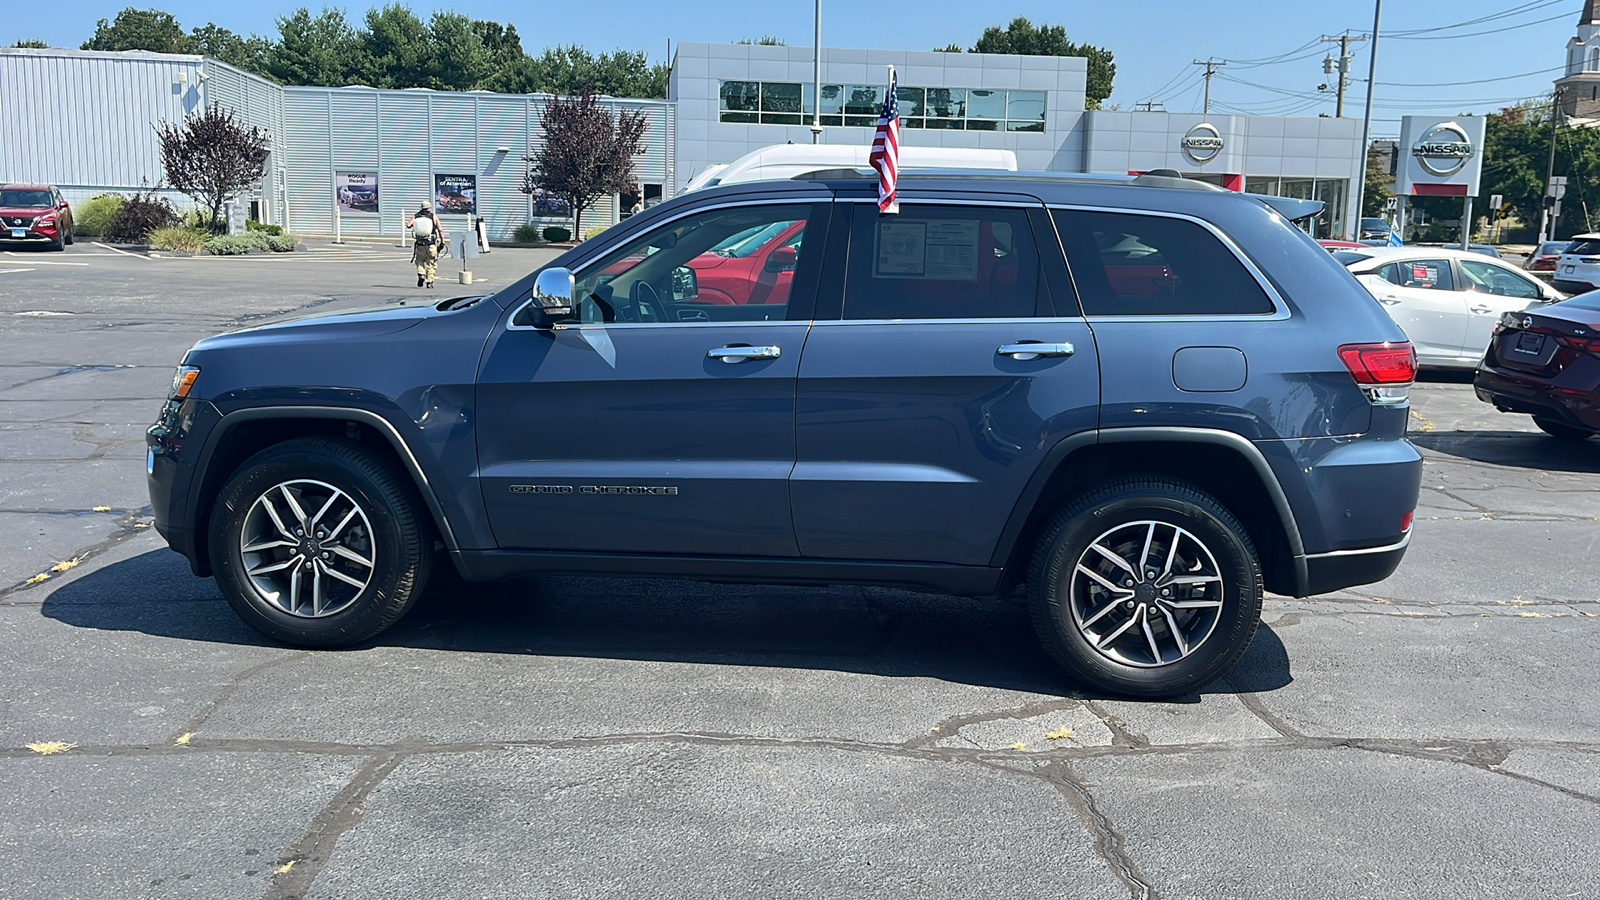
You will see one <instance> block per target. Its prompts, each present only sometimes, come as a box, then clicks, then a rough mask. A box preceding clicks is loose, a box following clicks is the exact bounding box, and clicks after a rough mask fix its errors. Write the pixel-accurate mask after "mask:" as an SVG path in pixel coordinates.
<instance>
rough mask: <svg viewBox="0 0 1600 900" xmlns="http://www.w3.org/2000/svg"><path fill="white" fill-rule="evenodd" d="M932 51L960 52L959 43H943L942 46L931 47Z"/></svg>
mask: <svg viewBox="0 0 1600 900" xmlns="http://www.w3.org/2000/svg"><path fill="white" fill-rule="evenodd" d="M933 52H935V53H960V52H961V45H960V44H945V45H944V46H943V47H935V48H933Z"/></svg>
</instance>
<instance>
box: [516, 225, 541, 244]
mask: <svg viewBox="0 0 1600 900" xmlns="http://www.w3.org/2000/svg"><path fill="white" fill-rule="evenodd" d="M539 237H540V234H539V226H537V225H532V224H529V225H518V226H517V227H516V229H515V230H514V231H512V232H511V239H512V240H513V241H516V242H518V243H520V244H532V243H535V242H536V241H538V240H539Z"/></svg>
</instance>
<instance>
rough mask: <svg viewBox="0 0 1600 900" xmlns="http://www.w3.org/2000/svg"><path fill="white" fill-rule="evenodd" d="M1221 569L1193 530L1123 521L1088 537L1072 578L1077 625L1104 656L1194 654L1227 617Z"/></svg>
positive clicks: (1147, 662)
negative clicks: (1224, 606)
mask: <svg viewBox="0 0 1600 900" xmlns="http://www.w3.org/2000/svg"><path fill="white" fill-rule="evenodd" d="M1223 584H1224V582H1223V577H1222V570H1221V569H1220V568H1218V566H1217V561H1216V557H1215V556H1213V555H1212V553H1211V550H1210V549H1209V548H1207V547H1206V545H1205V544H1204V543H1203V542H1202V541H1201V540H1200V539H1199V538H1198V537H1196V536H1195V535H1194V534H1193V533H1192V532H1190V531H1187V530H1185V529H1183V528H1181V527H1179V526H1177V525H1173V524H1171V523H1168V522H1158V521H1153V520H1143V521H1137V522H1127V523H1124V524H1122V525H1118V526H1116V527H1114V528H1112V529H1110V530H1108V531H1106V532H1104V533H1103V534H1101V535H1100V536H1099V537H1097V538H1095V539H1094V540H1093V541H1090V542H1089V546H1088V547H1087V548H1086V549H1085V550H1084V551H1083V553H1082V555H1081V556H1079V558H1078V561H1077V564H1076V565H1075V566H1074V568H1073V571H1072V576H1071V581H1070V585H1071V587H1070V589H1069V591H1070V596H1069V601H1070V604H1069V605H1070V607H1071V612H1072V621H1073V624H1074V625H1076V626H1077V629H1078V631H1079V632H1080V633H1081V634H1082V635H1083V638H1084V640H1086V641H1087V642H1088V643H1089V646H1091V647H1093V648H1094V649H1095V651H1096V652H1098V653H1099V654H1100V655H1102V656H1104V657H1106V658H1107V659H1110V660H1113V661H1115V662H1118V663H1121V664H1123V665H1128V666H1136V667H1140V668H1155V667H1158V666H1165V665H1171V664H1172V663H1175V662H1178V661H1179V660H1181V659H1184V658H1185V657H1187V656H1189V655H1190V654H1192V653H1194V652H1195V651H1196V650H1197V649H1199V648H1200V645H1201V644H1204V643H1205V642H1206V639H1207V638H1209V637H1211V634H1212V632H1213V631H1215V630H1216V627H1217V623H1218V621H1219V620H1220V619H1221V616H1222V603H1223Z"/></svg>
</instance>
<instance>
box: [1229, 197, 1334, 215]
mask: <svg viewBox="0 0 1600 900" xmlns="http://www.w3.org/2000/svg"><path fill="white" fill-rule="evenodd" d="M1248 196H1251V197H1254V198H1256V199H1257V200H1260V201H1261V202H1262V203H1265V204H1266V205H1268V206H1270V207H1272V208H1273V209H1274V210H1277V211H1278V212H1279V213H1281V214H1282V215H1283V217H1284V218H1285V219H1288V220H1289V221H1291V222H1303V221H1305V220H1306V219H1309V218H1311V217H1312V216H1317V215H1321V214H1322V210H1323V208H1324V207H1326V206H1327V204H1326V203H1323V202H1322V201H1321V200H1296V199H1295V198H1293V197H1274V196H1272V195H1270V194H1250V195H1248Z"/></svg>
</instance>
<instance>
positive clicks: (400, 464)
mask: <svg viewBox="0 0 1600 900" xmlns="http://www.w3.org/2000/svg"><path fill="white" fill-rule="evenodd" d="M301 437H331V438H335V439H339V440H346V441H352V442H354V443H356V444H358V445H360V446H362V447H364V448H366V449H367V450H370V451H372V452H373V453H375V454H376V455H377V456H379V458H381V459H383V460H385V461H386V462H388V463H389V464H390V465H391V466H393V467H394V468H395V469H396V473H397V474H403V475H404V476H405V479H406V481H407V482H408V483H409V484H410V485H411V487H412V489H413V490H414V491H415V492H416V494H417V496H418V497H419V498H420V499H421V500H422V502H423V504H424V506H425V507H426V508H427V511H428V518H429V519H430V520H431V522H432V523H433V526H434V529H435V532H434V533H435V534H437V535H438V536H439V539H440V540H441V541H443V542H444V545H445V547H446V548H447V549H448V550H451V551H455V550H457V549H459V548H458V545H457V543H456V538H455V534H454V532H453V531H452V530H451V527H450V521H449V519H448V518H447V517H446V516H445V514H444V509H443V507H441V506H440V504H439V499H438V496H437V495H436V494H435V492H434V490H433V486H432V485H431V484H430V483H429V481H428V477H427V473H426V472H424V471H423V469H422V465H421V463H420V462H419V461H418V460H417V458H416V455H415V454H414V453H412V452H411V448H410V446H409V445H407V444H406V442H405V439H404V438H402V437H401V436H400V432H399V431H398V430H397V429H396V428H395V427H394V425H393V424H392V423H390V422H389V420H387V419H385V418H383V417H382V416H380V415H378V414H377V413H374V412H371V411H369V410H363V409H350V408H345V407H331V406H283V407H261V408H255V409H241V410H237V411H235V412H231V413H228V414H227V415H225V416H223V417H222V420H221V421H220V422H218V423H217V426H216V428H214V429H213V430H212V434H211V436H210V437H209V438H208V440H207V442H206V449H205V452H204V453H203V454H202V455H201V461H200V463H199V465H198V467H197V471H196V473H195V484H196V485H197V488H196V490H195V491H194V493H193V494H192V495H191V500H190V514H189V521H190V522H192V523H194V540H195V550H194V552H195V562H196V564H197V565H198V566H199V567H200V568H201V569H204V570H206V571H197V574H200V575H210V574H211V572H210V571H209V569H210V564H209V559H210V555H209V547H208V546H207V545H208V543H209V540H210V537H209V535H210V526H211V522H210V519H211V508H212V505H213V503H214V501H215V499H216V496H217V493H218V492H219V491H221V490H222V486H223V484H224V483H225V482H226V481H227V480H228V478H229V476H231V475H232V474H233V473H234V472H235V471H237V470H238V468H239V466H241V465H243V464H244V462H245V460H247V459H249V458H250V457H251V456H254V455H255V454H256V453H258V452H260V451H262V450H265V449H266V448H268V447H271V446H273V445H275V444H281V443H283V442H285V441H289V440H293V439H295V438H301Z"/></svg>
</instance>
